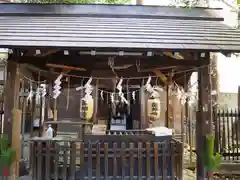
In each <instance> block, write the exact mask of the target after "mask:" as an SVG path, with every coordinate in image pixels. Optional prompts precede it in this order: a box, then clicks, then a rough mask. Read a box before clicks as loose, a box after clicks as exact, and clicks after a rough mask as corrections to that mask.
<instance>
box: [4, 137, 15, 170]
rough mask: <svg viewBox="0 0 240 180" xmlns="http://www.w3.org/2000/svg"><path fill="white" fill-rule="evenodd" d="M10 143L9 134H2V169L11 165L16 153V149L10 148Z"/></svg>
mask: <svg viewBox="0 0 240 180" xmlns="http://www.w3.org/2000/svg"><path fill="white" fill-rule="evenodd" d="M8 144H9V139H8V136H6V135H0V169H2V168H8V167H10V166H11V164H12V163H13V161H14V157H15V155H16V150H15V149H13V148H9V147H8ZM0 175H1V174H0Z"/></svg>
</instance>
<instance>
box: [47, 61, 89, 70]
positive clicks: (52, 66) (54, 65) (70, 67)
mask: <svg viewBox="0 0 240 180" xmlns="http://www.w3.org/2000/svg"><path fill="white" fill-rule="evenodd" d="M46 66H47V67H50V68H61V69H69V70H77V71H86V69H85V68H82V67H73V66H66V65H62V64H51V63H47V64H46Z"/></svg>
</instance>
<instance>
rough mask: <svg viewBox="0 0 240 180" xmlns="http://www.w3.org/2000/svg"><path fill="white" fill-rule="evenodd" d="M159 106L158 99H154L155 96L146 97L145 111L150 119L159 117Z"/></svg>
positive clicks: (153, 119)
mask: <svg viewBox="0 0 240 180" xmlns="http://www.w3.org/2000/svg"><path fill="white" fill-rule="evenodd" d="M160 108H161V102H160V99H155V98H151V99H148V103H147V109H148V112H147V113H148V117H149V120H150V121H155V120H157V119H159V118H160V112H161V109H160ZM150 123H151V122H150Z"/></svg>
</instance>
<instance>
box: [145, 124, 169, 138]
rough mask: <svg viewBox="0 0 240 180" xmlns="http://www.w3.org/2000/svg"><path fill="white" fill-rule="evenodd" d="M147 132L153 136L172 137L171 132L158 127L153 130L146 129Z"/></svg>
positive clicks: (165, 128)
mask: <svg viewBox="0 0 240 180" xmlns="http://www.w3.org/2000/svg"><path fill="white" fill-rule="evenodd" d="M147 131H153V132H154V133H155V136H172V135H173V130H172V129H169V128H167V127H163V126H158V127H153V128H148V129H147Z"/></svg>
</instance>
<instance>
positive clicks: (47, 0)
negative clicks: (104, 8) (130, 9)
mask: <svg viewBox="0 0 240 180" xmlns="http://www.w3.org/2000/svg"><path fill="white" fill-rule="evenodd" d="M21 2H22V3H42V4H54V3H57V4H60V3H64V4H127V3H130V2H131V0H21Z"/></svg>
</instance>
